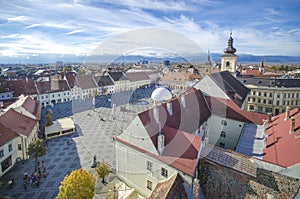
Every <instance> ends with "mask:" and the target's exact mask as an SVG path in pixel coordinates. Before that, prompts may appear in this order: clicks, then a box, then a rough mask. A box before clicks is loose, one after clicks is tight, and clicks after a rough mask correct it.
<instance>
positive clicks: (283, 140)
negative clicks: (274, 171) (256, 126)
mask: <svg viewBox="0 0 300 199" xmlns="http://www.w3.org/2000/svg"><path fill="white" fill-rule="evenodd" d="M290 116H291V117H294V118H295V130H294V133H292V134H291V133H290V126H291V118H289V119H287V120H285V113H282V114H280V115H277V116H275V117H274V118H272V122H271V123H270V124H269V125H267V129H266V133H267V135H268V137H267V143H266V148H265V149H264V156H263V160H265V161H267V162H271V163H273V164H276V165H279V166H282V167H290V166H293V165H295V164H297V163H300V155H299V151H300V111H299V109H297V108H295V109H293V110H291V111H290Z"/></svg>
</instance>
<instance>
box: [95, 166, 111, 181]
mask: <svg viewBox="0 0 300 199" xmlns="http://www.w3.org/2000/svg"><path fill="white" fill-rule="evenodd" d="M96 172H97V175H98V177H99V178H102V183H104V178H105V177H106V176H108V174H109V168H108V165H107V164H106V163H101V164H98V165H97V167H96Z"/></svg>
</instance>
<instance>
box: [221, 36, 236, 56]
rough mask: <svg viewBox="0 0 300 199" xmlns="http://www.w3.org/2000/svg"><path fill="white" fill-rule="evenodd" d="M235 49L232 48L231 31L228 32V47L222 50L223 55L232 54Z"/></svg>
mask: <svg viewBox="0 0 300 199" xmlns="http://www.w3.org/2000/svg"><path fill="white" fill-rule="evenodd" d="M235 52H236V49H235V48H234V47H233V39H232V31H230V36H229V39H228V46H227V48H225V49H224V53H230V54H234V53H235Z"/></svg>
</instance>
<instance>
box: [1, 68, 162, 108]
mask: <svg viewBox="0 0 300 199" xmlns="http://www.w3.org/2000/svg"><path fill="white" fill-rule="evenodd" d="M158 78H159V72H134V73H125V72H107V73H106V74H105V75H104V76H99V77H94V76H93V75H76V74H75V73H67V74H62V75H52V76H47V77H40V78H38V79H36V80H33V79H26V80H5V79H1V80H0V81H1V84H0V85H1V87H0V100H1V101H2V104H3V103H5V100H10V99H12V98H13V97H18V96H19V95H21V94H24V95H29V96H31V97H33V99H36V100H38V101H39V103H40V105H42V106H47V105H54V104H57V103H62V102H66V101H71V100H85V99H91V98H92V97H94V96H96V95H104V94H113V93H116V92H121V91H127V90H134V89H136V88H139V87H142V86H148V85H150V84H151V83H155V82H156V81H157V80H158Z"/></svg>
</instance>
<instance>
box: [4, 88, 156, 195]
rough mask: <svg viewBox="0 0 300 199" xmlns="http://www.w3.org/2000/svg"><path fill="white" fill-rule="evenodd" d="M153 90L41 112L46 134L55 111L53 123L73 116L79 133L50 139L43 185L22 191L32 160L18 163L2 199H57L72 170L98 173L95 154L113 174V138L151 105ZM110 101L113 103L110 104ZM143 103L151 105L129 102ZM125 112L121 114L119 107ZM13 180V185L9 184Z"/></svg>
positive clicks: (98, 185) (114, 160)
mask: <svg viewBox="0 0 300 199" xmlns="http://www.w3.org/2000/svg"><path fill="white" fill-rule="evenodd" d="M153 89H154V88H153V87H151V88H146V89H145V88H144V89H137V90H135V91H134V92H133V91H124V92H120V93H117V94H113V95H109V96H101V97H97V98H96V104H95V105H93V103H92V99H90V100H85V101H80V100H73V101H71V102H64V103H61V104H57V105H55V106H53V107H52V106H47V107H45V108H43V109H42V114H41V120H42V121H41V122H40V130H41V134H40V137H42V134H43V132H44V125H45V121H44V120H45V115H46V112H47V110H49V109H51V110H52V120H56V119H58V118H63V117H72V118H73V120H74V123H75V126H76V132H75V133H73V134H71V135H66V136H63V137H59V138H54V139H50V140H48V144H47V145H48V146H47V147H48V151H47V154H46V155H45V156H43V157H41V158H40V159H39V160H40V162H41V161H42V160H43V161H44V166H45V167H46V170H47V177H46V178H41V180H40V185H39V187H37V186H36V185H35V184H32V185H28V187H27V190H24V188H23V176H24V173H28V174H31V173H33V171H34V161H33V160H32V159H29V160H26V161H24V162H19V163H16V165H15V166H14V167H13V168H12V169H11V170H10V171H9V172H8V173H6V174H5V175H4V176H2V177H1V179H0V181H2V182H3V183H4V185H3V186H2V187H1V188H0V198H14V199H15V198H19V199H27V198H28V199H47V198H55V196H56V195H57V194H58V187H59V185H60V182H61V181H62V180H63V179H64V177H65V175H66V174H69V173H70V172H71V171H72V170H75V169H79V168H83V169H85V170H89V171H91V172H92V173H93V174H95V171H94V169H91V165H92V164H93V157H94V155H96V158H97V162H105V163H107V164H108V165H109V166H110V168H111V170H112V171H115V165H116V158H115V147H114V141H113V137H115V136H117V135H118V134H120V133H121V131H122V130H125V129H126V127H127V126H128V125H129V124H130V122H131V121H132V119H133V118H134V117H135V116H136V115H137V114H138V113H139V112H142V111H145V110H146V109H148V108H150V107H151V106H152V104H151V102H150V101H151V100H150V99H149V98H150V96H151V93H152V91H153ZM108 99H111V101H112V102H109V100H108ZM137 100H144V101H147V102H148V103H149V104H148V105H138V104H132V103H129V102H132V101H137ZM112 103H116V104H117V108H116V112H115V118H114V119H113V114H112V108H111V107H112ZM121 106H122V107H125V108H126V111H125V112H124V111H121V108H120V107H121ZM114 176H115V174H114V173H111V174H110V175H109V176H108V177H107V179H106V181H107V182H109V181H110V180H112V179H113V178H114ZM11 177H14V184H13V185H10V186H9V185H8V184H7V182H8V181H9V180H10V179H11ZM101 184H102V182H101V180H97V184H96V190H97V191H99V190H100V189H97V188H99V187H102V186H103V185H101Z"/></svg>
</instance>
